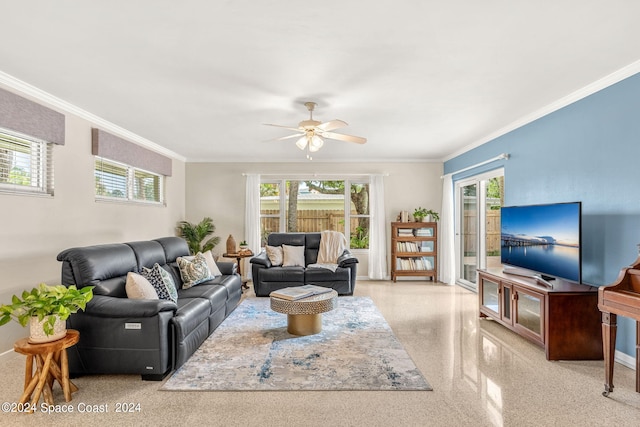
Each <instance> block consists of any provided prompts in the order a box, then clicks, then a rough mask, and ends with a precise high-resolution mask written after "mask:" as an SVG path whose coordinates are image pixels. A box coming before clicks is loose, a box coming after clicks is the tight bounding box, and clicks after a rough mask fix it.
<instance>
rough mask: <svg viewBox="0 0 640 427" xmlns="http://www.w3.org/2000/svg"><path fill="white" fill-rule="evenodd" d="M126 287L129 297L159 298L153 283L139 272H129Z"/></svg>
mask: <svg viewBox="0 0 640 427" xmlns="http://www.w3.org/2000/svg"><path fill="white" fill-rule="evenodd" d="M124 288H125V290H126V291H127V298H131V299H158V293H157V292H156V290H155V289H154V288H153V285H152V284H151V283H150V282H149V281H148V280H147V279H145V278H144V277H143V276H141V275H140V274H138V273H133V272H129V273H127V282H126V283H125V285H124Z"/></svg>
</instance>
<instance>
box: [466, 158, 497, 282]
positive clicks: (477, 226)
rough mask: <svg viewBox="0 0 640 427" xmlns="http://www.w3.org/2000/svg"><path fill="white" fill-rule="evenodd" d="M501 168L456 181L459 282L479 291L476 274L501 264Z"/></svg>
mask: <svg viewBox="0 0 640 427" xmlns="http://www.w3.org/2000/svg"><path fill="white" fill-rule="evenodd" d="M503 200H504V172H503V170H502V169H499V170H496V171H492V172H489V173H485V174H482V175H477V176H474V177H471V178H467V179H464V180H460V181H458V182H456V207H455V209H456V216H457V220H456V248H457V254H456V265H457V268H456V282H457V283H458V284H460V285H462V286H464V287H467V288H470V289H474V290H475V289H476V287H477V286H476V271H477V269H478V268H487V267H491V266H497V265H500V207H501V206H502V203H503Z"/></svg>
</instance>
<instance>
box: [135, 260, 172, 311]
mask: <svg viewBox="0 0 640 427" xmlns="http://www.w3.org/2000/svg"><path fill="white" fill-rule="evenodd" d="M140 274H141V275H142V277H144V278H145V279H147V280H148V281H149V283H151V286H153V288H154V289H155V290H156V293H157V294H158V298H160V299H166V300H169V301H173V302H178V291H177V290H176V284H175V283H174V282H173V279H172V278H171V275H170V274H169V272H168V271H167V270H165V269H164V268H162V267H160V264H158V263H155V264H153V267H152V268H147V267H142V271H141V272H140Z"/></svg>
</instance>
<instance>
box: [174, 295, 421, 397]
mask: <svg viewBox="0 0 640 427" xmlns="http://www.w3.org/2000/svg"><path fill="white" fill-rule="evenodd" d="M162 390H170V391H212V390H219V391H251V390H269V391H276V390H431V386H430V385H429V384H428V383H427V381H426V380H425V379H424V377H423V376H422V374H421V373H420V371H418V369H417V368H416V366H415V364H414V363H413V361H412V360H411V358H410V357H409V355H408V354H407V352H406V351H405V350H404V348H403V347H402V344H400V342H399V341H398V339H397V338H396V336H395V335H394V334H393V331H392V330H391V328H390V327H389V325H388V324H387V322H386V320H385V319H384V317H383V316H382V314H380V312H379V311H378V309H377V308H376V306H375V305H374V304H373V301H372V300H371V299H370V298H365V297H339V298H338V308H336V309H335V310H333V311H331V312H328V313H324V314H323V318H322V332H320V333H319V334H316V335H310V336H304V337H299V336H296V335H291V334H289V333H288V332H287V315H286V314H280V313H276V312H274V311H272V310H271V308H270V307H269V298H247V299H246V300H245V301H243V302H242V304H240V306H239V307H238V308H236V310H235V311H234V312H233V313H231V315H230V316H229V317H228V318H227V319H226V320H225V321H224V322H223V323H222V324H221V325H220V326H219V327H218V329H216V330H215V332H214V333H213V334H212V335H211V336H210V337H209V338H208V339H207V341H205V342H204V343H203V344H202V346H201V347H200V348H199V349H198V350H197V351H196V352H195V353H194V354H193V356H191V358H190V359H189V360H187V362H186V363H185V364H184V365H183V366H182V367H181V368H180V369H178V370H177V371H176V372H175V373H174V374H173V376H171V378H169V379H168V380H167V381H166V382H165V384H164V385H163V386H162Z"/></svg>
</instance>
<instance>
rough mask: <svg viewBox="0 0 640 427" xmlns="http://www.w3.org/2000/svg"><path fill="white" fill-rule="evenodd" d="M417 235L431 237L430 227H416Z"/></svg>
mask: <svg viewBox="0 0 640 427" xmlns="http://www.w3.org/2000/svg"><path fill="white" fill-rule="evenodd" d="M416 236H417V237H433V229H432V228H416Z"/></svg>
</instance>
